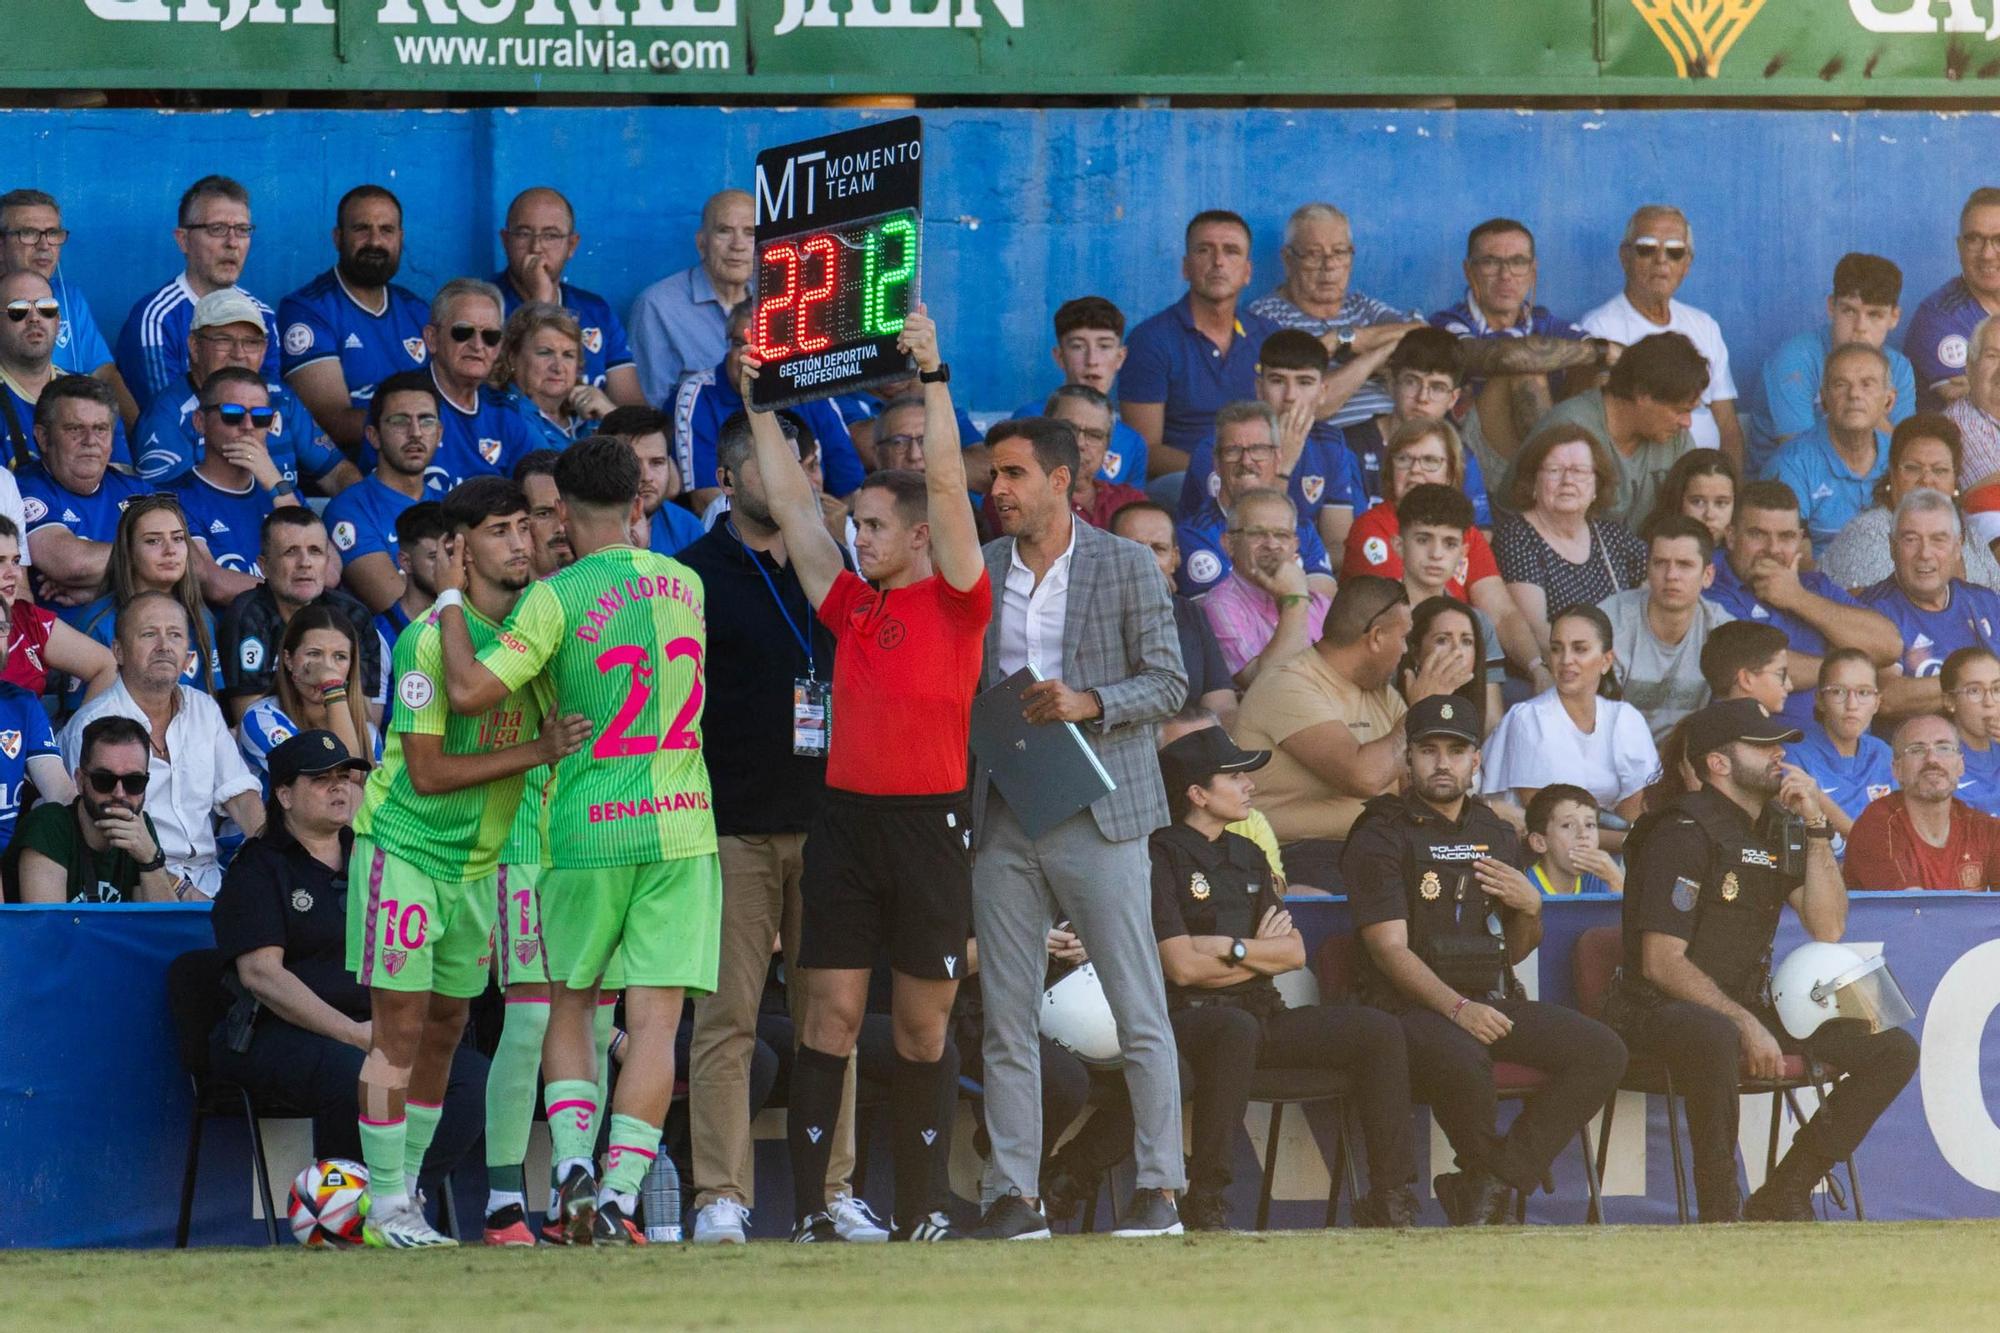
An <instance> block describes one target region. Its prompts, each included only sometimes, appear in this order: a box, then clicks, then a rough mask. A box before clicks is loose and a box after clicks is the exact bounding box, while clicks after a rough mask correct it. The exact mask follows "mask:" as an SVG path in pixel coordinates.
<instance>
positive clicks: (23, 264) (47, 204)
mask: <svg viewBox="0 0 2000 1333" xmlns="http://www.w3.org/2000/svg"><path fill="white" fill-rule="evenodd" d="M69 236H70V232H69V228H68V227H65V226H63V219H62V205H61V204H59V203H57V202H56V198H55V196H54V195H52V194H46V193H44V192H43V191H41V190H9V191H7V193H5V194H0V273H20V272H23V271H28V272H34V273H39V274H41V275H42V277H44V278H45V279H47V280H48V284H49V287H50V289H51V290H53V291H54V292H55V297H56V304H57V305H59V306H61V307H62V325H61V327H59V328H58V329H57V330H56V367H57V369H59V370H62V371H64V372H66V373H68V374H71V375H95V376H96V377H97V378H98V379H101V380H103V381H105V382H106V383H107V384H110V385H111V386H112V387H113V388H114V389H120V388H122V387H123V384H124V382H123V381H122V380H120V379H119V378H118V367H117V366H116V365H115V364H113V362H112V359H111V344H110V343H108V342H106V341H104V333H103V331H102V330H100V329H99V328H98V327H97V319H96V317H95V316H93V315H92V314H91V313H90V302H88V301H86V300H85V299H84V296H83V291H82V289H80V288H79V287H77V286H76V284H74V283H72V282H70V281H69V279H68V278H67V277H65V276H64V275H63V271H62V252H63V246H65V245H67V244H69ZM121 410H122V411H123V412H124V413H133V412H136V411H137V408H136V407H134V406H133V405H132V404H131V403H130V402H124V403H123V404H122V408H121Z"/></svg>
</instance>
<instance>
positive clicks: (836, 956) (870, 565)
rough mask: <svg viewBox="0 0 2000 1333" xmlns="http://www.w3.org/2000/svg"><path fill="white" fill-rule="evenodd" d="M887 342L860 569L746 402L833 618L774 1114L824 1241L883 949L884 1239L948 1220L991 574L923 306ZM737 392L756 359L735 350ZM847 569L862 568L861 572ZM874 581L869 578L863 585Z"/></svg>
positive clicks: (766, 423) (817, 702) (813, 587)
mask: <svg viewBox="0 0 2000 1333" xmlns="http://www.w3.org/2000/svg"><path fill="white" fill-rule="evenodd" d="M898 345H899V346H900V347H901V348H902V349H903V350H904V351H905V352H907V353H908V354H909V355H910V357H911V358H912V359H913V360H914V361H915V362H916V365H917V371H918V378H919V379H920V380H921V381H922V382H923V394H924V438H925V439H926V440H927V441H931V442H934V447H932V448H929V449H927V450H926V451H925V457H926V459H927V460H928V463H927V466H926V467H925V470H924V472H923V473H922V474H921V475H919V474H917V473H914V472H904V471H889V472H878V473H876V474H875V475H873V476H871V477H869V478H868V479H867V480H866V481H864V482H862V484H861V489H860V490H858V491H856V492H855V496H854V520H855V525H856V528H857V536H856V538H855V542H854V549H855V553H856V554H857V555H858V556H859V558H860V564H861V576H862V577H857V576H856V575H854V574H853V573H852V572H850V571H848V570H847V569H845V568H843V567H842V565H841V560H840V551H839V549H838V548H837V547H836V546H835V545H834V543H833V539H832V538H831V537H830V536H828V535H827V531H826V527H825V521H824V518H823V517H822V515H821V513H820V507H819V502H818V501H817V500H816V499H815V498H814V497H813V493H812V488H811V487H810V486H809V485H808V484H807V482H806V475H805V472H804V471H803V470H802V469H801V468H800V466H799V459H798V454H797V453H796V452H795V451H794V450H793V448H792V447H791V445H789V444H788V443H787V442H786V441H785V438H784V436H783V435H782V434H781V433H780V432H779V430H778V425H777V422H776V420H775V419H774V418H773V417H772V416H771V414H770V413H768V412H756V411H750V412H749V416H750V427H751V432H752V436H753V439H754V440H755V444H756V464H757V468H758V470H759V473H760V475H761V478H762V481H763V484H764V494H765V497H766V500H767V501H768V503H769V505H770V510H771V516H772V518H773V519H774V520H776V522H777V524H778V527H779V529H780V530H781V531H782V532H783V534H784V538H785V547H786V549H787V550H788V551H790V552H791V555H792V560H793V562H794V566H795V568H796V569H797V571H798V576H799V582H800V584H801V585H802V586H803V587H804V588H805V592H806V596H807V597H808V598H810V599H811V601H812V604H813V606H814V608H815V609H816V610H817V611H818V613H819V618H820V620H821V622H822V623H824V624H825V625H826V627H827V629H828V630H829V631H831V632H832V634H833V636H834V639H835V642H836V647H835V650H834V659H833V687H832V699H831V704H832V708H831V722H832V735H831V737H828V736H827V734H826V731H825V729H824V728H825V726H826V721H827V718H828V712H827V711H826V710H825V703H826V702H827V701H826V700H825V699H824V698H823V697H821V698H815V697H814V690H813V688H812V687H811V686H810V684H809V683H807V682H801V683H800V684H799V686H798V687H796V690H795V694H796V695H797V697H798V702H797V703H796V704H795V706H794V712H795V722H794V732H795V735H794V740H793V744H794V746H795V748H796V747H798V746H801V745H805V746H810V745H814V744H821V745H827V744H830V749H829V752H828V757H827V766H826V782H827V791H826V799H825V800H824V802H823V803H822V804H821V806H820V809H819V813H818V815H817V816H816V817H815V818H814V821H813V825H812V829H811V831H810V832H809V833H808V834H807V835H806V845H805V867H804V874H803V880H802V883H801V886H800V896H801V898H802V899H803V904H804V920H803V923H802V925H801V927H800V935H799V970H800V980H801V981H802V983H803V984H804V986H805V990H806V1004H805V1028H804V1031H803V1032H802V1033H801V1034H800V1041H799V1051H798V1057H797V1059H796V1060H795V1061H794V1063H793V1066H792V1080H791V1096H790V1108H789V1111H788V1113H787V1116H786V1119H787V1122H788V1125H789V1129H788V1134H787V1138H788V1139H789V1142H790V1146H791V1154H792V1188H793V1191H794V1195H795V1203H796V1205H797V1208H798V1224H797V1226H796V1227H795V1228H794V1230H793V1232H792V1239H793V1240H794V1241H827V1240H837V1239H838V1238H839V1237H838V1234H837V1232H836V1231H835V1229H834V1224H833V1221H832V1219H831V1218H829V1217H828V1216H827V1214H826V1211H825V1208H826V1202H825V1198H824V1186H825V1181H826V1167H827V1157H828V1154H829V1153H830V1152H831V1151H832V1148H833V1135H834V1128H835V1121H836V1120H837V1118H838V1116H839V1113H840V1095H841V1086H842V1082H843V1080H844V1079H845V1076H846V1072H847V1057H848V1056H849V1054H851V1053H852V1052H853V1050H854V1040H855V1036H856V1034H858V1033H859V1032H860V1030H861V1016H862V1013H863V1010H864V1009H865V1007H866V1003H867V999H868V975H869V971H870V969H871V968H873V967H874V965H875V960H876V959H877V958H878V957H880V956H881V955H882V953H884V952H885V951H886V952H887V954H888V957H889V965H890V967H891V969H892V970H893V972H894V998H893V1000H892V1002H891V1012H892V1014H893V1016H894V1020H895V1041H896V1071H895V1075H894V1077H893V1079H892V1080H891V1084H890V1098H889V1102H890V1121H891V1124H890V1132H891V1136H892V1139H893V1143H894V1153H895V1166H896V1200H895V1211H894V1214H893V1216H892V1218H891V1221H890V1233H889V1234H890V1239H892V1240H899V1241H903V1240H916V1241H935V1240H955V1239H958V1238H959V1235H958V1233H957V1232H955V1231H953V1230H952V1228H951V1226H950V1224H949V1223H948V1222H947V1221H946V1220H945V1217H944V1214H943V1213H941V1212H933V1211H932V1208H931V1201H932V1197H933V1196H932V1185H931V1182H932V1178H933V1176H934V1174H935V1173H936V1171H937V1163H938V1158H939V1150H940V1149H941V1148H942V1147H943V1146H944V1144H945V1143H946V1142H947V1136H946V1134H945V1133H944V1130H945V1128H946V1124H947V1117H948V1116H950V1115H951V1113H952V1109H953V1106H954V1105H955V1103H956V1101H957V1098H956V1096H955V1095H954V1090H955V1089H954V1080H953V1078H952V1071H951V1070H949V1069H947V1068H946V1067H945V1062H944V1059H943V1056H944V1044H945V1033H946V1027H947V1024H948V1023H949V1021H950V1018H951V1005H952V999H953V997H954V996H955V995H956V994H957V993H958V979H959V977H960V976H962V975H963V974H964V971H965V968H964V963H965V944H966V940H967V938H968V937H969V936H970V934H971V931H972V853H971V845H972V816H971V806H970V802H969V800H968V799H967V793H966V753H967V745H968V741H969V739H970V738H969V732H970V729H971V716H972V696H973V692H974V691H975V689H976V688H977V687H978V684H979V668H980V662H981V657H982V653H983V650H984V641H985V636H986V622H987V620H988V619H989V618H990V617H991V616H992V608H993V593H992V587H991V584H990V583H989V582H988V580H987V575H986V566H985V562H984V560H983V558H982V557H981V555H980V550H979V536H978V532H977V529H976V528H975V526H974V522H973V517H972V506H971V504H970V502H968V500H967V499H966V489H965V465H964V463H963V462H962V461H961V459H960V457H959V438H958V422H957V418H956V416H955V414H954V413H953V410H952V405H951V390H950V389H948V388H947V387H946V385H947V383H948V382H949V380H950V378H951V374H950V371H949V370H948V369H947V368H946V366H945V364H944V362H943V361H942V360H941V359H940V358H939V355H938V343H937V326H936V325H935V324H933V323H932V322H931V321H930V319H929V318H928V317H927V316H926V315H925V313H924V310H923V307H921V306H919V307H918V308H917V312H916V313H914V314H912V315H910V316H909V318H908V319H907V320H906V321H905V322H904V325H903V334H902V337H901V338H900V339H898ZM742 363H743V369H744V374H743V385H742V390H743V401H744V403H745V405H746V410H748V404H749V402H750V384H751V381H752V380H754V379H755V378H756V375H757V371H758V361H757V358H755V357H754V356H751V355H749V354H747V353H746V354H745V355H744V356H743V358H742ZM863 578H865V579H866V580H867V581H866V582H864V581H863ZM871 585H872V586H871Z"/></svg>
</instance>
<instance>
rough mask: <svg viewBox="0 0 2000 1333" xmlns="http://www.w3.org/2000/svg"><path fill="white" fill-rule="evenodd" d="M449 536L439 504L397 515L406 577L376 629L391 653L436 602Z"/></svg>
mask: <svg viewBox="0 0 2000 1333" xmlns="http://www.w3.org/2000/svg"><path fill="white" fill-rule="evenodd" d="M551 456H553V455H551ZM529 457H530V458H532V457H534V455H533V454H530V455H529ZM450 532H451V529H450V527H449V526H447V525H446V523H445V521H444V505H443V504H442V503H441V502H439V501H437V500H419V501H417V502H416V503H415V504H413V505H411V506H410V507H409V508H408V509H405V510H404V511H403V512H402V513H400V514H398V515H396V568H397V569H398V570H399V571H401V573H402V575H403V595H402V596H401V597H398V598H397V599H396V600H395V601H393V602H391V603H389V608H388V609H387V610H386V611H383V612H381V613H380V614H379V615H377V616H376V617H375V629H376V631H377V632H378V633H379V634H381V636H382V642H384V643H386V644H388V645H389V647H390V648H391V649H394V648H395V646H396V639H397V636H399V635H400V634H402V632H403V631H404V630H406V629H408V628H409V627H410V623H411V622H412V621H414V620H416V619H417V617H419V616H421V615H423V613H424V612H426V611H428V610H430V609H431V603H433V602H435V601H436V600H437V594H438V583H439V580H440V579H441V578H442V577H443V576H444V573H445V566H446V561H447V559H448V558H449V556H450V552H451V548H450V547H448V546H446V545H445V538H446V537H447V536H449V535H450Z"/></svg>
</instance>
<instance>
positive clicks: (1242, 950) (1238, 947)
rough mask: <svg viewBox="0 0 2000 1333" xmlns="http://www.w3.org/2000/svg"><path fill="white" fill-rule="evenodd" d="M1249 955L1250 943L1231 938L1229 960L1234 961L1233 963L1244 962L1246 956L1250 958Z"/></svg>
mask: <svg viewBox="0 0 2000 1333" xmlns="http://www.w3.org/2000/svg"><path fill="white" fill-rule="evenodd" d="M1249 956H1250V946H1249V945H1247V944H1245V943H1244V942H1243V941H1242V940H1231V941H1229V961H1230V962H1232V963H1240V962H1242V961H1243V960H1244V959H1245V958H1248V957H1249Z"/></svg>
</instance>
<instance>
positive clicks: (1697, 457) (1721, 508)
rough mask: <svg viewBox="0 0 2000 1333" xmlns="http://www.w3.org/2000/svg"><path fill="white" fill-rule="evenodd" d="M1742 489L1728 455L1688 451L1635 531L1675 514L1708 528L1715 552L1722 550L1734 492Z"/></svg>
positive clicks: (1733, 514) (1733, 510)
mask: <svg viewBox="0 0 2000 1333" xmlns="http://www.w3.org/2000/svg"><path fill="white" fill-rule="evenodd" d="M1742 487H1743V477H1742V474H1741V473H1739V472H1738V471H1737V470H1736V464H1735V463H1734V462H1733V461H1731V459H1730V457H1729V455H1728V454H1725V453H1723V452H1722V451H1721V450H1719V449H1691V450H1689V451H1688V452H1687V453H1684V454H1682V455H1681V456H1680V457H1679V458H1676V459H1675V460H1674V465H1673V466H1672V467H1670V468H1668V469H1667V475H1666V476H1665V478H1663V479H1662V480H1661V482H1660V492H1659V495H1658V496H1657V497H1656V498H1655V499H1654V501H1653V512H1652V513H1651V514H1649V515H1647V517H1646V521H1645V522H1644V523H1641V524H1640V525H1639V529H1638V530H1639V531H1640V532H1645V531H1647V530H1648V529H1650V528H1651V527H1652V525H1653V523H1654V522H1655V521H1656V520H1658V519H1660V518H1663V517H1666V516H1668V515H1674V514H1678V515H1680V516H1681V517H1683V518H1691V519H1693V520H1694V521H1695V522H1697V523H1699V524H1701V525H1702V526H1703V527H1705V528H1707V529H1708V535H1709V536H1710V537H1711V538H1713V539H1714V541H1715V546H1716V549H1717V550H1721V549H1722V539H1723V538H1724V537H1726V536H1727V535H1728V534H1729V523H1730V520H1731V519H1733V518H1735V517H1736V492H1737V491H1739V490H1741V489H1742Z"/></svg>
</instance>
